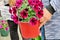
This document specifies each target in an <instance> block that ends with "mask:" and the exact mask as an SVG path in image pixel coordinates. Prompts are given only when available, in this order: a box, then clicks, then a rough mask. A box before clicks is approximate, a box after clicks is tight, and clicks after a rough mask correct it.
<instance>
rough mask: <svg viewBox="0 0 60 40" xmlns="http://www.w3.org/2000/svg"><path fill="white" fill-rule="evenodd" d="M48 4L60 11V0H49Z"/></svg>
mask: <svg viewBox="0 0 60 40" xmlns="http://www.w3.org/2000/svg"><path fill="white" fill-rule="evenodd" d="M50 4H51V6H52V7H53V8H54V10H55V11H58V12H60V0H51V2H50Z"/></svg>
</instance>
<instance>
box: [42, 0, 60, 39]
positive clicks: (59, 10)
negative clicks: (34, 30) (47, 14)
mask: <svg viewBox="0 0 60 40" xmlns="http://www.w3.org/2000/svg"><path fill="white" fill-rule="evenodd" d="M49 1H50V2H49ZM42 2H43V4H44V7H46V6H48V5H49V4H51V6H52V7H53V8H54V9H55V13H54V14H53V16H52V18H51V20H50V21H48V22H47V23H46V24H45V25H44V27H45V36H46V39H60V0H42Z"/></svg>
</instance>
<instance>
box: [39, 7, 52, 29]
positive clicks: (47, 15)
mask: <svg viewBox="0 0 60 40" xmlns="http://www.w3.org/2000/svg"><path fill="white" fill-rule="evenodd" d="M43 11H44V15H43V17H42V18H41V19H40V23H41V24H40V27H39V28H41V27H42V26H43V25H45V24H46V22H47V21H49V20H50V19H51V17H52V14H51V13H50V12H49V11H48V10H47V9H46V8H44V9H43Z"/></svg>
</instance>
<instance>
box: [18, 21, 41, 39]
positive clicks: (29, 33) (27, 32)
mask: <svg viewBox="0 0 60 40" xmlns="http://www.w3.org/2000/svg"><path fill="white" fill-rule="evenodd" d="M39 25H40V23H39V22H37V24H36V25H34V26H32V25H31V24H29V23H28V22H20V21H19V27H20V30H21V34H22V37H24V38H35V37H37V36H38V35H39V33H40V30H39Z"/></svg>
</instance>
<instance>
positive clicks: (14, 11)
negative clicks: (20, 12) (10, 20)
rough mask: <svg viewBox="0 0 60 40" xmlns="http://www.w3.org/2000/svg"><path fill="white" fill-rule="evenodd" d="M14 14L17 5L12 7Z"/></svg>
mask: <svg viewBox="0 0 60 40" xmlns="http://www.w3.org/2000/svg"><path fill="white" fill-rule="evenodd" d="M12 11H13V14H16V11H17V10H16V6H14V7H12Z"/></svg>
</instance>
